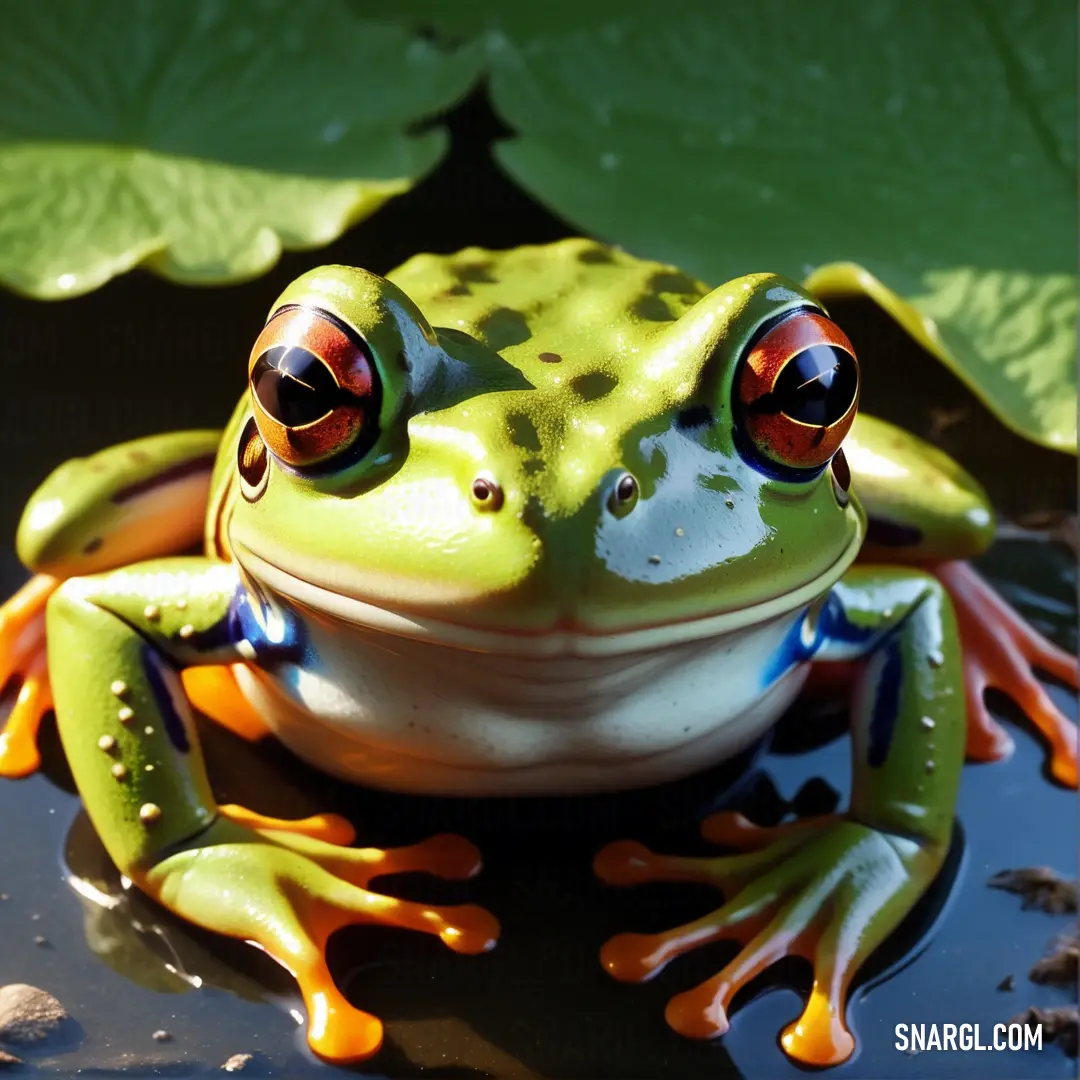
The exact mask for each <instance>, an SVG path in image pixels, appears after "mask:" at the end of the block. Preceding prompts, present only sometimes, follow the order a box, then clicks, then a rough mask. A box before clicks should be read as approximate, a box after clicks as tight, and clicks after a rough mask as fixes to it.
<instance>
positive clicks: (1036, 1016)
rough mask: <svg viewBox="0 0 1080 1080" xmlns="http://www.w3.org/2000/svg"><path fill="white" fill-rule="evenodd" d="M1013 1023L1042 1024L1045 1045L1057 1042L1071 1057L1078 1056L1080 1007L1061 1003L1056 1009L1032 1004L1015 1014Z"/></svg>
mask: <svg viewBox="0 0 1080 1080" xmlns="http://www.w3.org/2000/svg"><path fill="white" fill-rule="evenodd" d="M1010 1023H1013V1024H1032V1025H1033V1024H1042V1033H1043V1041H1044V1045H1045V1043H1046V1042H1052V1043H1054V1042H1056V1043H1057V1044H1058V1045H1059V1046H1060V1047H1061V1049H1062V1050H1064V1051H1065V1053H1066V1054H1067V1055H1068V1056H1069V1057H1076V1052H1077V1044H1078V1042H1080V1008H1077V1006H1076V1005H1061V1006H1059V1007H1058V1008H1056V1009H1040V1008H1039V1007H1038V1006H1037V1005H1032V1006H1031V1007H1030V1008H1029V1009H1028V1010H1027V1011H1026V1012H1023V1013H1021V1014H1020V1015H1019V1016H1014V1017H1013V1018H1012V1020H1011V1021H1010Z"/></svg>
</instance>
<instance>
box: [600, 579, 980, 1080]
mask: <svg viewBox="0 0 1080 1080" xmlns="http://www.w3.org/2000/svg"><path fill="white" fill-rule="evenodd" d="M815 634H816V640H815V644H814V646H813V647H810V648H807V657H809V655H810V654H812V653H813V652H814V651H815V650H816V656H815V659H817V660H850V659H853V658H856V657H859V656H868V657H869V659H868V662H867V663H866V665H865V667H864V669H863V672H862V674H861V676H860V680H859V682H858V684H857V686H856V689H855V695H854V701H853V724H852V736H853V737H852V745H853V757H854V788H853V795H852V800H851V806H850V808H849V810H848V811H847V812H846V813H844V814H840V815H827V816H825V817H821V818H815V819H810V820H807V821H800V822H792V823H787V824H784V825H781V826H780V827H779V828H776V829H758V828H756V827H755V826H752V825H750V824H749V823H748V822H747V821H746V820H745V819H743V818H741V817H739V816H737V815H733V814H721V815H716V816H714V817H713V818H711V819H709V820H708V821H706V823H705V826H704V828H703V832H704V833H705V836H706V838H709V839H715V840H718V841H720V842H734V846H737V847H741V848H744V849H756V850H748V851H745V852H744V853H742V854H737V855H724V856H719V857H715V858H694V857H678V856H664V855H656V854H653V853H652V852H650V851H649V850H648V849H646V848H644V847H643V846H642V845H640V844H636V843H633V842H630V841H619V842H617V843H615V844H611V845H609V846H608V847H606V848H605V849H604V850H603V851H601V852H600V853H599V855H598V856H597V858H596V863H595V869H596V872H597V874H598V875H599V876H600V877H601V878H602V879H604V880H605V881H607V882H609V883H611V884H619V885H626V884H634V883H638V882H643V881H698V882H707V883H710V884H713V885H715V886H716V887H717V888H719V889H721V890H722V891H723V892H724V893H725V895H726V898H727V902H726V903H725V904H724V906H723V907H721V908H719V909H718V910H717V911H714V912H713V913H712V914H710V915H706V916H704V917H703V918H701V919H698V920H696V921H695V922H692V923H690V924H688V925H686V926H680V927H677V928H675V929H673V930H670V931H667V932H665V933H660V934H648V935H646V934H622V935H619V936H618V937H615V938H612V939H611V940H610V941H608V942H607V944H606V945H605V946H604V948H603V950H602V951H601V962H602V963H603V965H604V967H605V968H606V969H607V970H608V971H609V972H610V973H611V974H612V975H613V976H614V977H615V978H618V979H622V980H626V981H631V982H639V981H642V980H644V979H647V978H649V977H650V976H652V975H655V974H656V973H657V972H659V971H660V970H661V969H662V968H663V967H664V966H665V965H666V964H667V963H668V962H669V961H670V960H672V959H674V958H675V957H676V956H678V955H680V954H681V953H684V952H687V951H689V950H691V949H694V948H697V947H698V946H699V945H703V944H706V943H708V942H711V941H715V940H717V939H721V938H731V939H735V940H737V941H739V942H740V944H741V945H742V946H743V948H742V950H741V951H740V952H739V954H738V955H737V956H736V957H735V959H734V960H733V961H732V962H731V963H730V964H728V966H727V967H725V968H724V969H723V970H722V971H721V972H719V974H717V975H716V976H715V977H714V978H712V979H710V980H708V981H707V982H706V983H704V984H703V985H701V986H699V987H697V988H696V989H694V990H690V991H688V992H686V993H683V994H679V995H678V996H677V997H675V998H673V999H672V1000H671V1002H670V1003H669V1005H668V1009H667V1020H668V1023H669V1024H670V1025H671V1026H672V1027H673V1028H675V1030H676V1031H679V1032H681V1033H682V1034H685V1035H688V1036H691V1037H695V1038H710V1037H713V1036H716V1035H721V1034H723V1033H724V1032H725V1031H726V1030H727V1027H728V1017H727V1010H728V1007H729V1005H730V1003H731V1000H732V998H733V997H734V996H735V993H736V992H737V991H738V990H739V989H740V987H742V986H744V985H745V984H746V983H748V982H749V981H750V980H751V979H753V978H754V977H755V976H756V975H758V974H759V973H761V972H762V971H763V970H764V969H765V968H767V967H769V966H770V965H771V964H773V963H775V962H776V961H777V960H779V959H781V958H782V957H784V956H791V955H796V956H802V957H805V958H806V959H808V960H809V961H810V962H811V963H812V965H813V968H814V982H813V989H812V990H811V993H810V998H809V1001H808V1002H807V1005H806V1008H805V1010H804V1012H803V1014H802V1016H801V1017H800V1018H799V1019H798V1020H797V1021H796V1022H794V1023H793V1024H791V1025H790V1026H789V1027H788V1028H787V1029H786V1031H785V1032H784V1034H783V1037H782V1039H781V1043H782V1045H783V1048H784V1050H785V1051H786V1052H787V1053H788V1054H790V1055H791V1056H792V1057H794V1058H796V1059H798V1060H800V1061H803V1062H806V1063H808V1064H812V1065H822V1066H823V1065H831V1064H837V1063H839V1062H842V1061H845V1060H846V1059H847V1058H848V1057H849V1056H850V1055H851V1053H852V1051H853V1049H854V1045H855V1042H854V1038H853V1037H852V1035H851V1033H850V1031H849V1030H848V1027H847V1024H846V1021H845V1002H846V997H847V991H848V988H849V986H850V984H851V980H852V978H853V976H854V975H855V973H856V972H857V971H858V969H859V967H860V966H861V964H862V963H863V962H864V961H865V960H866V958H867V957H868V956H869V955H870V954H871V953H872V952H873V951H874V950H875V949H876V948H877V947H878V946H879V945H880V944H881V942H882V941H884V939H885V938H886V937H887V936H888V935H889V934H890V933H891V932H892V931H893V930H894V929H895V928H896V926H897V925H898V924H899V923H900V921H901V920H902V919H903V918H904V916H905V915H906V914H907V913H908V912H909V911H910V910H911V908H912V907H913V906H914V905H915V903H916V902H917V901H918V900H919V898H920V897H921V896H922V895H923V894H924V893H925V891H926V889H927V888H928V887H929V885H930V883H931V882H932V881H933V879H934V877H935V876H936V874H937V872H938V870H939V869H940V867H941V865H942V862H943V860H944V858H945V855H946V853H947V851H948V846H949V842H950V838H951V833H952V824H953V812H954V807H955V803H956V795H957V789H958V786H959V778H960V769H961V765H962V762H963V756H964V693H963V675H962V671H961V661H960V650H959V641H958V636H957V630H956V623H955V618H954V615H953V611H952V607H951V604H950V602H949V599H948V597H947V595H946V593H945V590H944V589H943V588H942V587H941V585H940V584H939V583H938V582H937V581H936V580H934V579H933V578H932V577H930V576H928V575H924V574H922V573H919V572H915V571H911V572H908V571H892V570H882V569H874V568H862V567H859V568H856V569H853V570H851V571H849V573H848V574H847V576H846V577H845V578H844V580H843V581H842V582H841V583H840V584H839V585H837V586H836V587H835V588H834V590H833V592H832V593H831V595H830V597H829V599H828V602H827V603H826V604H825V606H824V608H823V609H822V612H821V616H820V618H819V620H818V623H817V627H816V630H815Z"/></svg>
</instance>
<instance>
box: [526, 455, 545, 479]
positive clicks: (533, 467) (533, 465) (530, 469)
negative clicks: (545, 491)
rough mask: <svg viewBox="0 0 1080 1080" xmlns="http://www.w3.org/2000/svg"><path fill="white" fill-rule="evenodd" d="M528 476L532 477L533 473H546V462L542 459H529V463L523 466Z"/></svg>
mask: <svg viewBox="0 0 1080 1080" xmlns="http://www.w3.org/2000/svg"><path fill="white" fill-rule="evenodd" d="M522 468H523V469H524V470H525V472H526V474H527V475H528V476H532V475H533V473H538V472H543V471H544V461H543V459H542V458H529V460H528V461H526V462H525V464H524V465H523V466H522Z"/></svg>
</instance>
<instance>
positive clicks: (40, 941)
mask: <svg viewBox="0 0 1080 1080" xmlns="http://www.w3.org/2000/svg"><path fill="white" fill-rule="evenodd" d="M34 944H35V945H36V946H37V947H38V948H39V949H44V948H47V947H48V945H49V939H48V938H47V937H42V936H41V935H40V934H35V935H34Z"/></svg>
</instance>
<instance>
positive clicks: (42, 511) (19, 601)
mask: <svg viewBox="0 0 1080 1080" xmlns="http://www.w3.org/2000/svg"><path fill="white" fill-rule="evenodd" d="M219 437H220V435H219V433H218V432H215V431H182V432H174V433H172V434H168V435H155V436H151V437H149V438H145V439H138V440H135V441H134V442H130V443H123V444H121V445H119V446H113V447H109V448H108V449H106V450H102V451H101V452H100V453H97V454H94V455H92V456H91V457H88V458H77V459H75V460H72V461H68V462H65V463H64V464H63V465H61V466H60V467H59V468H58V469H56V470H55V471H54V472H53V473H52V474H51V475H50V476H49V477H48V478H47V479H46V480H45V481H44V483H43V484H42V485H41V486H40V487H39V488H38V489H37V491H35V492H34V494H33V496H32V497H31V499H30V501H29V503H27V506H26V510H25V511H24V513H23V516H22V520H21V521H20V523H19V530H18V536H17V546H18V551H19V557H20V559H21V560H22V562H23V564H24V565H25V566H26V567H27V568H28V569H29V570H30V571H31V572H33V574H34V576H33V577H31V578H30V580H29V581H27V582H26V584H25V585H23V586H22V588H21V589H19V591H18V592H16V593H15V595H14V596H12V597H11V598H10V599H9V600H8V601H7V602H6V603H4V604H0V693H2V692H4V691H5V690H6V691H9V692H10V693H11V694H13V695H14V700H13V704H12V707H11V711H10V712H9V714H8V716H7V719H6V721H4V723H3V728H2V731H0V777H5V778H8V779H17V778H21V777H24V776H28V775H30V774H31V773H33V772H35V771H36V770H37V769H38V767H39V765H40V761H41V759H40V755H39V753H38V747H37V742H38V731H39V728H40V725H41V720H42V717H43V716H44V715H45V713H47V712H48V711H49V709H51V707H52V691H51V688H50V685H49V676H48V669H47V663H46V657H45V605H46V603H47V602H48V600H49V597H50V596H52V595H53V593H54V592H56V590H57V589H58V588H59V587H60V585H61V583H62V582H63V581H64V580H66V579H69V578H72V577H77V576H83V575H86V574H92V573H97V572H99V571H102V570H110V569H114V568H116V567H119V566H122V565H125V564H126V563H130V562H135V561H138V560H139V559H143V558H147V557H148V556H151V555H167V554H170V553H172V552H179V551H182V550H185V549H187V548H189V547H192V546H194V545H197V544H198V543H199V540H200V538H201V536H202V527H203V517H204V515H205V510H206V497H207V491H208V488H209V484H210V469H211V465H212V463H213V456H214V452H215V448H216V446H217V442H218V439H219ZM249 711H250V710H249Z"/></svg>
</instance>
